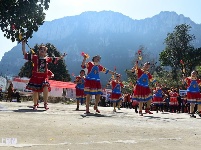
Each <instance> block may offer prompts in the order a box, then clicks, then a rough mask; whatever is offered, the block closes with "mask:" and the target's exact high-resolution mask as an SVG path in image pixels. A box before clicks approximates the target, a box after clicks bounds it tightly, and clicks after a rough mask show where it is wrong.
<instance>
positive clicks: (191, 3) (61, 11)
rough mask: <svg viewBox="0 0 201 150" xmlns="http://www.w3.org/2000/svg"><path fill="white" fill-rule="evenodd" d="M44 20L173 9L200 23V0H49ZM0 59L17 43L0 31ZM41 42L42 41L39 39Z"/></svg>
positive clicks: (150, 13)
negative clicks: (93, 14) (87, 14)
mask: <svg viewBox="0 0 201 150" xmlns="http://www.w3.org/2000/svg"><path fill="white" fill-rule="evenodd" d="M50 1H51V3H50V8H49V9H48V10H47V11H46V20H47V21H51V20H54V19H58V18H62V17H64V16H74V15H79V14H81V13H82V12H85V11H102V10H111V11H115V12H120V13H122V14H124V15H126V16H129V17H130V18H133V19H144V18H148V17H152V16H154V15H156V14H159V13H160V12H161V11H175V12H176V13H177V14H183V15H184V16H185V17H189V18H190V19H191V20H192V21H194V22H195V23H199V24H201V15H200V14H201V9H200V6H201V0H50ZM0 42H1V47H0V51H1V53H0V59H1V58H2V56H3V55H4V53H5V52H7V51H9V50H10V49H11V48H12V47H14V46H15V45H16V44H17V43H12V42H11V40H8V39H6V38H5V37H4V36H3V33H2V32H0ZM41 42H42V41H41Z"/></svg>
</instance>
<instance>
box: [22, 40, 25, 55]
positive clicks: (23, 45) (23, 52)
mask: <svg viewBox="0 0 201 150" xmlns="http://www.w3.org/2000/svg"><path fill="white" fill-rule="evenodd" d="M25 43H26V42H25V41H22V54H23V55H25V54H26V50H25Z"/></svg>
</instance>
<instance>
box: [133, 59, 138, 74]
mask: <svg viewBox="0 0 201 150" xmlns="http://www.w3.org/2000/svg"><path fill="white" fill-rule="evenodd" d="M137 69H138V61H137V62H136V63H135V65H134V66H133V68H132V70H131V71H132V72H135V71H136V70H137Z"/></svg>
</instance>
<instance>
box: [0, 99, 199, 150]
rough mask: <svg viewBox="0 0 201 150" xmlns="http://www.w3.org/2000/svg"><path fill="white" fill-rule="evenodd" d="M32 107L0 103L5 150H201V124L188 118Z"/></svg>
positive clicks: (1, 146)
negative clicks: (34, 109) (88, 112)
mask: <svg viewBox="0 0 201 150" xmlns="http://www.w3.org/2000/svg"><path fill="white" fill-rule="evenodd" d="M32 105H33V103H32V102H22V103H15V102H0V150H12V149H19V150H103V149H108V150H135V149H138V150H140V149H141V150H199V149H200V147H201V142H200V140H201V119H200V117H198V116H197V118H190V117H189V115H188V114H184V113H180V114H176V113H168V112H165V113H161V112H159V113H156V112H154V114H153V115H150V114H144V116H139V115H138V114H136V113H135V111H134V110H133V109H126V108H122V109H121V110H119V111H117V112H116V113H113V112H112V108H111V107H99V110H100V111H101V114H96V113H95V111H94V110H93V108H92V107H90V111H91V114H89V115H86V114H84V113H85V111H84V109H85V107H84V106H80V111H75V108H76V106H75V105H72V104H71V105H66V104H61V103H56V104H53V103H49V107H50V109H49V110H47V111H45V110H44V108H43V107H42V103H40V105H41V107H39V108H38V110H37V111H33V110H32V108H31V106H32Z"/></svg>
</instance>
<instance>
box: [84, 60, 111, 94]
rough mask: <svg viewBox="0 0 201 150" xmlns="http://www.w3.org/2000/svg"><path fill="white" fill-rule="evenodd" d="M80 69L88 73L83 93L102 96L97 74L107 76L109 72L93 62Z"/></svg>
mask: <svg viewBox="0 0 201 150" xmlns="http://www.w3.org/2000/svg"><path fill="white" fill-rule="evenodd" d="M82 68H83V69H84V68H87V69H88V73H87V76H86V78H85V85H84V93H85V94H90V95H97V94H102V88H101V83H100V77H99V72H104V73H105V74H107V73H108V72H109V70H107V69H106V68H104V67H103V66H101V65H95V64H94V62H88V63H87V64H86V65H85V66H82Z"/></svg>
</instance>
